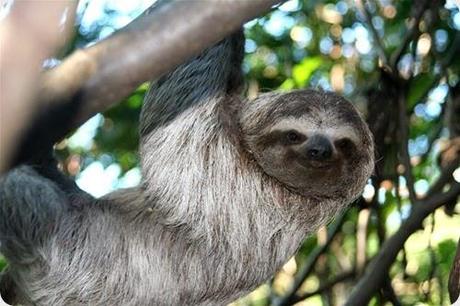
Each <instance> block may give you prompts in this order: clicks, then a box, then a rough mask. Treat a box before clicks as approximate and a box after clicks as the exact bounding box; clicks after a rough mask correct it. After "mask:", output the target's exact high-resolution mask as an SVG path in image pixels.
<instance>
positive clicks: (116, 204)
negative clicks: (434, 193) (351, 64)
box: [0, 33, 373, 306]
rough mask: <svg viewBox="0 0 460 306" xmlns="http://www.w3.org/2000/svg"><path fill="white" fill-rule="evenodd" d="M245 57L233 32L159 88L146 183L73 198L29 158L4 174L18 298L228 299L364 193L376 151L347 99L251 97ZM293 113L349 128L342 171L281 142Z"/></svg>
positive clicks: (148, 107) (4, 247)
mask: <svg viewBox="0 0 460 306" xmlns="http://www.w3.org/2000/svg"><path fill="white" fill-rule="evenodd" d="M241 58H242V35H241V33H238V34H235V35H233V36H232V37H230V38H228V39H226V40H224V41H222V42H220V43H219V44H217V45H216V46H214V47H213V48H210V49H208V50H206V51H205V52H204V53H203V54H201V55H200V56H198V57H196V58H195V59H193V60H191V61H190V62H189V63H186V64H184V65H182V66H179V67H178V68H177V69H176V70H175V71H173V72H172V73H170V74H168V75H166V76H165V77H163V78H161V79H160V80H158V81H157V82H156V83H154V84H153V85H152V87H151V90H150V91H149V93H148V94H147V96H146V99H145V104H144V106H143V111H142V117H141V146H140V156H141V167H142V172H143V184H142V186H141V187H139V188H133V189H127V190H119V191H117V192H114V193H112V194H110V195H108V196H107V197H105V198H104V199H101V200H94V201H92V202H87V203H74V200H72V201H70V200H69V199H70V198H72V199H73V198H75V197H68V196H66V195H64V194H62V192H61V191H60V190H59V189H58V188H57V187H56V185H55V184H54V183H53V182H51V181H48V180H47V179H44V178H40V177H39V176H38V175H37V174H36V173H35V172H34V171H33V170H32V169H31V168H29V167H21V168H19V169H17V170H15V171H13V172H11V173H9V174H8V176H7V177H5V178H4V179H3V180H2V181H1V182H0V195H1V205H0V239H1V252H2V253H3V254H5V255H6V256H7V258H8V260H9V262H10V266H9V269H8V272H7V274H6V276H5V277H4V281H5V282H6V281H8V284H10V286H12V287H14V288H10V290H14V291H15V294H16V298H15V301H16V302H21V303H23V304H27V305H28V304H35V305H203V306H204V305H225V304H227V303H229V302H231V301H232V300H234V299H236V298H238V297H240V296H242V295H244V294H245V293H247V292H249V291H251V290H252V289H254V288H255V287H256V286H258V285H260V284H261V283H263V282H264V281H266V280H267V279H268V278H269V277H270V276H271V275H272V274H273V273H274V272H275V271H276V270H277V269H278V268H279V267H280V266H281V265H282V264H283V263H284V262H285V261H286V260H287V259H288V258H289V257H290V256H292V255H293V254H294V253H295V251H296V250H297V249H298V247H299V246H300V244H301V242H302V240H303V239H304V238H305V236H306V235H307V234H308V233H311V232H312V231H315V230H316V229H317V228H318V227H319V226H320V225H322V224H325V223H326V222H327V221H328V220H330V219H331V218H332V217H333V216H334V215H335V214H336V213H337V212H338V211H340V210H342V209H343V208H344V207H345V206H346V205H347V204H348V203H350V202H351V201H352V200H353V199H355V198H356V197H357V196H358V195H359V193H360V192H361V190H362V188H363V186H364V184H365V182H366V180H367V179H368V177H369V175H370V174H371V172H372V169H373V146H372V141H371V138H370V133H369V130H368V129H367V127H366V126H365V124H364V123H363V121H362V120H361V118H360V117H359V116H358V115H357V113H356V111H355V110H354V108H353V107H352V106H351V104H350V103H348V102H347V101H345V100H344V99H343V98H340V97H338V96H336V95H334V94H330V93H324V92H316V91H311V90H304V91H296V92H292V93H286V94H280V93H272V94H266V95H262V96H261V97H260V98H258V99H256V100H255V101H252V102H249V101H246V100H245V99H242V98H240V97H238V93H239V89H240V87H241V86H240V85H241V82H240V80H241V73H240V65H241ZM286 118H288V119H289V120H291V121H292V122H294V123H300V124H303V123H304V122H306V123H308V124H309V125H310V124H313V125H312V126H314V127H315V128H314V129H315V131H317V132H318V133H320V132H321V131H325V133H326V131H328V132H327V133H329V134H327V135H328V137H330V138H331V139H332V141H335V139H333V138H334V137H339V136H337V135H341V134H340V133H341V131H342V129H346V128H348V129H351V130H352V134H353V135H352V136H353V137H355V138H354V139H355V140H354V144H353V146H352V147H351V148H348V149H347V150H349V151H346V152H345V151H343V152H342V151H340V152H339V151H337V152H336V153H334V154H335V155H334V156H336V159H335V160H334V167H329V168H321V169H319V168H318V169H317V168H311V169H310V168H309V167H307V166H302V165H303V164H302V165H301V164H298V163H297V159H298V158H300V157H299V154H301V153H300V152H301V150H302V146H301V144H299V145H298V146H297V147H291V146H284V145H280V144H279V141H280V140H279V139H276V137H275V136H273V135H277V134H276V133H282V132H278V131H272V130H271V128H272V127H273V126H275V124H277V123H279V122H280V121H281V120H283V119H286ZM324 118H326V119H324ZM270 135H271V136H270ZM340 137H341V136H340ZM300 162H301V163H302V162H303V161H302V160H300ZM77 204H78V205H77Z"/></svg>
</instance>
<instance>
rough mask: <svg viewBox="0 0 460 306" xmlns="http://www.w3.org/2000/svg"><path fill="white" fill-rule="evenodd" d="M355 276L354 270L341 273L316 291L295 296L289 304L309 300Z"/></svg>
mask: <svg viewBox="0 0 460 306" xmlns="http://www.w3.org/2000/svg"><path fill="white" fill-rule="evenodd" d="M355 276H356V271H355V270H351V271H347V272H343V273H342V274H339V275H338V276H336V277H335V278H334V279H332V280H330V281H327V282H325V283H324V284H322V285H321V286H319V288H318V289H316V290H315V291H313V292H308V293H304V294H302V295H295V296H294V297H293V298H292V299H291V303H292V304H295V303H298V302H300V301H303V300H306V299H308V298H310V297H312V296H315V295H317V294H321V293H323V292H324V291H327V290H329V289H331V288H332V287H334V286H335V285H337V284H338V283H341V282H344V281H346V280H349V279H351V278H353V277H355Z"/></svg>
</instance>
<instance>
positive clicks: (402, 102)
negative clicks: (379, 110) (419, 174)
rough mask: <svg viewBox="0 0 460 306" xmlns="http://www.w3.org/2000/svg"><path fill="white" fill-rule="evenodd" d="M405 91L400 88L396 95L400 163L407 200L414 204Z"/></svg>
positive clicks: (414, 196) (414, 195)
mask: <svg viewBox="0 0 460 306" xmlns="http://www.w3.org/2000/svg"><path fill="white" fill-rule="evenodd" d="M406 93H407V90H406V88H405V87H404V88H401V89H400V93H399V96H398V108H399V109H398V113H399V133H400V135H399V136H400V152H401V160H402V164H403V166H404V178H405V179H406V186H407V189H408V191H409V200H410V201H411V203H412V204H414V203H415V202H416V199H417V197H416V194H415V189H414V175H413V173H412V165H411V163H410V155H409V148H408V145H409V122H408V118H407V106H406V101H407V99H406Z"/></svg>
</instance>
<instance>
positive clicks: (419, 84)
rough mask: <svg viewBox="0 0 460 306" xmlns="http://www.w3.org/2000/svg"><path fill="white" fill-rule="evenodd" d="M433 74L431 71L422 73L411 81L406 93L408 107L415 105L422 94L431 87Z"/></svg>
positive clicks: (433, 78)
mask: <svg viewBox="0 0 460 306" xmlns="http://www.w3.org/2000/svg"><path fill="white" fill-rule="evenodd" d="M434 80H435V76H434V74H432V73H422V74H419V75H417V76H416V77H415V78H414V79H413V80H412V83H411V87H410V89H409V93H408V94H407V105H408V106H409V108H410V109H412V107H414V106H415V104H417V103H418V102H420V99H422V98H423V95H424V94H425V93H427V92H428V90H429V89H430V88H431V87H432V85H433V82H434Z"/></svg>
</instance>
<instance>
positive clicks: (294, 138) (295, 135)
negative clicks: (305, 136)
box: [286, 131, 301, 143]
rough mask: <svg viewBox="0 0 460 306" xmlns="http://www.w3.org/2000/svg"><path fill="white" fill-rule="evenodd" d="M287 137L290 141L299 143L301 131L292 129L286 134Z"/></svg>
mask: <svg viewBox="0 0 460 306" xmlns="http://www.w3.org/2000/svg"><path fill="white" fill-rule="evenodd" d="M286 139H287V140H288V141H289V142H290V143H298V142H299V141H300V139H301V137H300V135H299V133H297V132H295V131H290V132H288V133H287V134H286Z"/></svg>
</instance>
